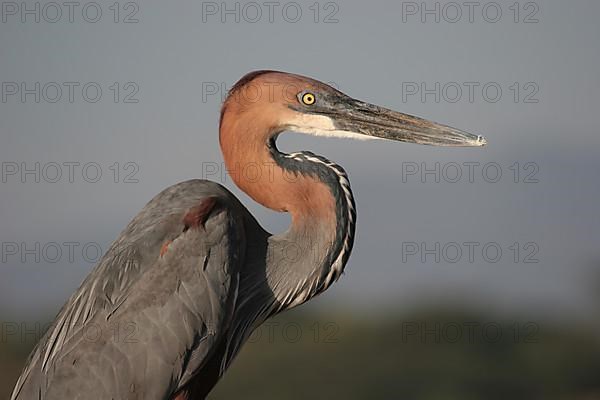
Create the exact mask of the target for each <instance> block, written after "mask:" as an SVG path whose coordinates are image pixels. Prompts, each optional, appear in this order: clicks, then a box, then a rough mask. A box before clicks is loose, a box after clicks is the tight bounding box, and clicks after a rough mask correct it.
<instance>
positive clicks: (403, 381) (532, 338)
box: [0, 309, 600, 400]
mask: <svg viewBox="0 0 600 400" xmlns="http://www.w3.org/2000/svg"><path fill="white" fill-rule="evenodd" d="M5 336H6V335H5ZM30 339H31V337H30ZM33 341H34V340H33V339H31V341H30V342H27V343H23V341H19V340H15V338H11V337H5V338H4V340H3V341H0V399H6V398H8V396H9V393H10V390H11V388H12V385H13V384H14V382H15V380H16V378H17V376H18V375H19V373H20V371H21V368H22V364H23V363H24V360H25V358H26V356H27V354H28V352H29V350H30V348H31V347H32V346H33V344H34V343H33ZM209 398H211V399H236V398H243V399H245V400H253V399H256V400H259V399H260V400H268V399H325V398H342V399H372V398H377V399H399V398H402V399H411V400H412V399H422V400H455V399H456V400H470V399H486V400H494V399H503V400H504V399H527V400H533V399H543V400H553V399H561V400H562V399H565V400H567V399H568V400H578V399H581V400H591V399H600V340H599V339H598V337H597V336H595V335H592V334H591V333H585V332H584V330H582V329H577V328H576V327H574V326H569V327H567V326H561V327H558V326H552V325H549V324H544V325H541V324H540V325H538V324H537V323H535V322H528V321H520V320H509V319H507V318H503V319H500V318H498V319H493V318H490V317H489V316H486V317H483V316H482V315H476V314H473V313H467V312H462V311H456V310H454V311H447V310H445V311H440V310H437V311H432V310H424V311H420V312H414V313H411V314H410V315H404V316H402V317H397V318H395V319H390V317H389V315H388V316H387V317H384V316H383V315H381V316H375V315H362V314H361V315H360V316H356V315H355V316H349V315H345V316H340V315H339V313H334V312H331V313H324V312H320V313H319V314H312V313H306V312H303V311H302V310H301V309H300V310H297V311H291V312H287V313H284V314H282V315H280V316H278V317H276V318H274V319H272V320H270V321H268V322H267V323H266V324H265V325H263V326H262V327H260V328H259V329H258V330H257V331H256V332H255V333H254V334H253V336H252V337H251V338H250V341H249V343H248V344H246V346H245V347H244V348H243V350H242V352H241V353H240V355H239V356H238V357H237V359H236V360H235V361H234V363H233V365H232V367H231V368H230V369H229V370H228V372H227V373H226V374H225V377H224V378H223V379H222V380H221V382H220V383H219V384H218V385H217V387H216V388H215V390H214V391H213V393H212V394H211V396H210V397H209Z"/></svg>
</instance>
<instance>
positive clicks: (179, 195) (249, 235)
mask: <svg viewBox="0 0 600 400" xmlns="http://www.w3.org/2000/svg"><path fill="white" fill-rule="evenodd" d="M219 130H220V131H219V133H220V144H221V149H222V152H223V156H224V158H225V165H226V167H227V169H228V170H229V171H230V175H231V176H232V178H233V180H234V181H235V183H236V185H237V186H238V187H239V188H240V189H242V190H243V191H244V192H246V193H247V194H248V195H249V196H250V197H251V198H252V199H254V200H255V201H257V202H258V203H260V204H262V205H263V206H265V207H268V208H270V209H272V210H275V211H281V212H288V213H290V214H291V226H290V228H289V229H288V230H287V231H286V232H285V233H282V234H277V235H272V234H270V233H268V232H266V231H265V230H264V229H263V228H262V227H261V226H260V225H259V224H258V222H257V221H256V220H255V219H254V217H253V216H252V215H251V214H250V213H249V212H248V210H246V208H245V207H244V206H243V205H242V204H241V203H240V202H239V201H238V199H237V198H235V197H234V196H233V194H231V193H230V192H229V191H228V190H227V189H225V188H224V187H223V186H221V185H219V184H217V183H214V182H210V181H206V180H190V181H186V182H182V183H179V184H176V185H174V186H171V187H169V188H167V189H165V190H164V191H162V192H161V193H159V194H158V195H157V196H156V197H154V198H153V199H152V200H151V201H150V202H149V203H148V204H147V205H146V206H145V207H144V208H143V209H142V211H141V212H140V213H139V214H138V215H137V216H136V217H135V218H134V219H133V220H132V221H131V222H130V223H129V225H127V227H126V228H125V230H124V231H123V232H122V233H121V234H120V236H119V237H118V239H117V240H116V241H115V242H114V243H113V244H112V245H111V247H110V249H109V250H108V251H107V252H106V254H104V256H103V257H102V258H101V260H100V261H99V263H98V265H97V266H96V267H95V268H94V270H93V271H92V272H91V273H90V274H89V276H88V277H87V278H86V279H85V280H84V282H83V283H82V285H81V286H80V288H79V289H78V290H77V291H76V292H75V294H73V295H72V296H71V298H70V299H69V300H68V302H67V303H66V305H65V306H64V307H63V308H62V310H61V311H60V312H59V314H58V316H57V317H56V319H55V321H54V322H53V324H52V325H51V327H50V329H49V330H48V331H47V332H46V333H45V335H44V336H43V338H42V339H41V340H40V341H39V343H38V344H37V346H36V348H35V349H34V350H33V352H32V354H31V355H30V357H29V359H28V361H27V365H26V367H25V369H24V371H23V372H22V374H21V377H20V378H19V380H18V381H17V384H16V387H15V389H14V391H13V394H12V397H11V399H12V400H21V399H27V400H31V399H45V400H58V399H60V400H64V399H69V400H76V399H144V400H159V399H161V400H163V399H177V400H184V399H189V400H191V399H202V398H205V397H206V395H207V394H208V392H209V391H210V390H211V389H212V388H213V387H214V385H215V384H216V382H217V381H218V379H219V378H220V377H221V376H222V374H223V373H224V371H225V370H226V369H227V367H228V366H229V365H230V364H231V361H232V360H233V358H234V357H235V355H236V354H237V353H238V351H239V350H240V348H241V346H242V345H243V343H244V342H245V341H246V340H247V339H248V337H249V335H250V334H251V333H252V331H253V330H254V329H255V328H256V327H258V326H259V325H260V324H262V323H263V322H264V321H265V320H266V319H267V318H269V317H271V316H273V315H275V314H277V313H279V312H281V311H283V310H288V309H290V308H292V307H294V306H297V305H299V304H302V303H304V302H306V301H307V300H309V299H311V298H312V297H314V296H316V295H318V294H319V293H321V292H323V291H324V290H326V289H327V288H329V286H331V284H332V283H333V282H335V281H336V280H337V279H338V278H339V277H340V275H341V274H342V272H343V270H344V266H345V264H346V262H347V260H348V257H349V256H350V251H351V250H352V245H353V240H354V227H355V222H356V211H355V207H354V199H353V196H352V191H351V190H350V183H349V181H348V177H347V175H346V173H345V172H344V170H343V169H342V167H340V166H339V165H336V164H335V163H333V162H331V161H329V160H327V159H325V158H324V157H321V156H318V155H315V154H313V153H310V152H306V151H302V152H297V153H292V154H285V153H282V152H280V151H279V150H278V149H277V146H276V144H275V141H276V139H277V136H278V135H279V134H280V133H281V132H283V131H296V132H301V133H308V134H313V135H317V136H331V137H350V138H356V139H361V138H362V139H366V138H383V139H389V140H396V141H402V142H412V143H421V144H429V145H436V146H482V145H484V144H485V143H486V142H485V139H484V138H483V137H482V136H476V135H472V134H470V133H466V132H463V131H460V130H458V129H454V128H450V127H448V126H444V125H440V124H436V123H433V122H429V121H426V120H423V119H421V118H417V117H414V116H410V115H406V114H402V113H399V112H395V111H391V110H388V109H385V108H382V107H378V106H375V105H372V104H368V103H364V102H362V101H358V100H356V99H353V98H351V97H348V96H346V95H345V94H343V93H341V92H340V91H338V90H336V89H334V88H332V87H330V86H328V85H326V84H323V83H321V82H318V81H316V80H313V79H310V78H306V77H302V76H299V75H293V74H288V73H283V72H277V71H256V72H251V73H249V74H247V75H246V76H244V77H243V78H242V79H241V80H240V81H238V82H237V83H236V84H235V85H234V86H233V87H232V89H231V90H230V92H229V95H228V97H227V99H226V100H225V102H224V104H223V106H222V110H221V120H220V128H219ZM250 164H252V165H254V166H257V167H258V168H264V170H263V171H262V173H259V174H253V175H252V176H251V177H250V176H249V174H241V173H235V171H240V170H241V169H242V168H244V166H247V165H250ZM289 245H294V246H295V247H296V248H299V249H302V251H303V253H302V257H294V258H293V259H292V258H291V257H286V254H287V253H286V251H285V249H286V246H289ZM90 329H93V334H91V333H90V332H89V330H90ZM128 331H129V334H128Z"/></svg>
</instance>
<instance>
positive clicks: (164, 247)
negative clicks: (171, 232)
mask: <svg viewBox="0 0 600 400" xmlns="http://www.w3.org/2000/svg"><path fill="white" fill-rule="evenodd" d="M171 243H173V241H172V240H167V241H166V242H164V243H163V245H162V246H161V248H160V256H161V257H162V256H164V255H165V253H166V252H167V250H169V245H170V244H171Z"/></svg>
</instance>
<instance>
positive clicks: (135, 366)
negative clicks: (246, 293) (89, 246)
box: [11, 180, 245, 400]
mask: <svg viewBox="0 0 600 400" xmlns="http://www.w3.org/2000/svg"><path fill="white" fill-rule="evenodd" d="M241 207H242V206H241V205H240V204H239V202H238V201H237V200H236V199H235V198H234V197H233V195H232V194H231V193H230V192H228V191H227V190H226V189H225V188H223V187H222V186H220V185H217V184H215V183H212V182H208V181H202V180H193V181H187V182H183V183H180V184H178V185H174V186H172V187H170V188H168V189H166V190H164V191H163V192H161V193H160V194H159V195H157V196H156V197H155V198H154V199H153V200H151V201H150V202H149V203H148V204H147V205H146V206H145V207H144V209H143V210H142V211H141V212H140V213H139V214H138V215H137V216H136V217H135V218H134V219H133V220H132V221H131V223H130V224H129V225H128V226H127V228H126V229H125V230H124V231H123V232H122V233H121V235H120V236H119V238H118V239H117V240H116V241H115V242H114V243H113V245H112V246H111V248H110V249H109V251H108V252H107V253H106V254H105V255H104V257H103V258H102V259H101V261H100V262H99V264H98V265H97V266H96V267H95V269H94V270H93V271H92V273H91V274H90V275H89V276H88V277H87V278H86V280H85V281H84V282H83V284H82V285H81V287H80V288H79V289H78V290H77V292H76V293H75V294H74V295H73V296H72V297H71V298H70V299H69V301H68V302H67V304H66V305H65V306H64V307H63V309H62V310H61V311H60V313H59V314H58V316H57V318H56V320H55V321H54V323H53V325H52V326H51V328H50V329H49V330H48V332H47V333H46V334H45V336H44V337H43V338H42V339H41V340H40V342H39V343H38V345H37V347H36V348H35V349H34V350H33V352H32V354H31V356H30V358H29V361H28V364H27V365H26V367H25V370H24V371H23V373H22V375H21V377H20V378H19V380H18V381H17V385H16V387H15V389H14V392H13V395H12V397H11V399H12V400H21V399H27V400H30V399H47V400H54V399H61V400H62V399H148V400H151V399H157V400H158V399H168V398H170V397H171V396H172V394H173V393H176V392H177V391H179V390H180V389H181V388H182V387H183V386H184V385H185V384H186V383H187V382H188V381H189V380H190V379H191V378H192V376H193V375H194V374H195V373H196V372H197V371H199V370H200V369H201V368H202V366H203V363H206V362H207V360H208V358H209V357H210V355H211V351H214V349H215V347H216V345H217V344H218V343H219V341H220V339H221V338H222V336H223V334H224V332H225V331H226V330H227V328H228V326H229V323H230V318H231V315H232V314H233V308H234V305H235V298H236V296H237V290H238V284H239V271H240V269H241V266H242V263H243V260H244V256H245V254H244V251H245V237H244V227H243V224H244V212H243V210H242V209H241Z"/></svg>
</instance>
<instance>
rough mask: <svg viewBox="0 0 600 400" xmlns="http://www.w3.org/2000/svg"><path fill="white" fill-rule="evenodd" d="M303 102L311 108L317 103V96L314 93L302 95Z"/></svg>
mask: <svg viewBox="0 0 600 400" xmlns="http://www.w3.org/2000/svg"><path fill="white" fill-rule="evenodd" d="M302 102H303V103H304V104H306V105H307V106H310V105H312V104H314V103H315V95H314V94H312V93H304V94H303V95H302Z"/></svg>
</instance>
